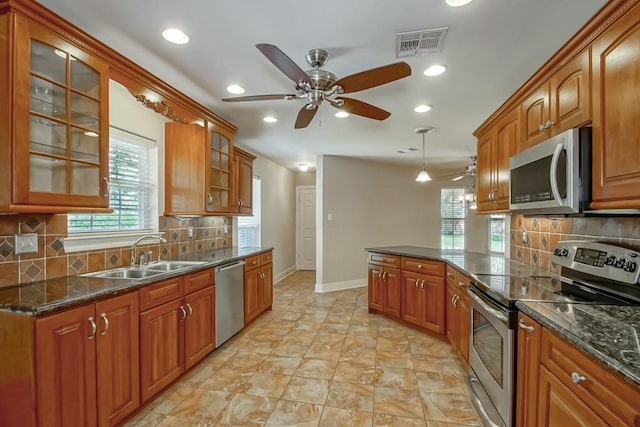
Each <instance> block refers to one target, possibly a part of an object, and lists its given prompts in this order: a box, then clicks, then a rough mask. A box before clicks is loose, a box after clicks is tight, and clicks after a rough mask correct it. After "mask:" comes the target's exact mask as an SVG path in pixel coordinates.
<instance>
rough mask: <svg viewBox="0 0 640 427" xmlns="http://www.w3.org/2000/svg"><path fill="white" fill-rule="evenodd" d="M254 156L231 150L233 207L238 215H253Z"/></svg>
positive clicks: (239, 150)
mask: <svg viewBox="0 0 640 427" xmlns="http://www.w3.org/2000/svg"><path fill="white" fill-rule="evenodd" d="M254 160H255V156H253V155H251V154H249V153H247V152H246V151H244V150H241V149H239V148H237V147H234V148H233V166H234V174H233V175H234V195H235V202H234V203H235V206H236V209H237V212H238V213H239V214H245V215H251V214H252V213H253V206H252V202H253V161H254Z"/></svg>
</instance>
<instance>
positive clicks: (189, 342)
mask: <svg viewBox="0 0 640 427" xmlns="http://www.w3.org/2000/svg"><path fill="white" fill-rule="evenodd" d="M139 294H140V305H141V306H144V307H145V309H146V310H145V311H143V312H141V313H140V383H141V396H142V401H143V402H146V401H147V400H149V399H150V398H151V397H153V396H155V395H156V394H158V392H160V391H161V390H162V389H164V388H165V387H166V386H168V385H169V384H171V383H172V382H173V381H174V380H175V379H177V378H178V377H179V376H180V375H182V373H183V372H184V371H186V370H187V369H189V368H190V367H191V366H193V365H194V364H196V363H197V362H198V361H200V360H202V359H203V358H204V357H205V356H206V355H207V354H209V353H210V352H211V351H213V349H214V347H215V288H214V276H213V269H207V270H202V271H198V272H195V273H191V274H189V275H186V276H184V277H180V278H174V279H169V280H165V281H163V282H159V283H155V284H153V285H150V286H147V287H145V288H142V289H140V291H139Z"/></svg>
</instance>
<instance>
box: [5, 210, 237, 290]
mask: <svg viewBox="0 0 640 427" xmlns="http://www.w3.org/2000/svg"><path fill="white" fill-rule="evenodd" d="M231 224H232V223H231V218H228V217H220V216H217V217H202V218H193V219H189V220H183V219H177V218H174V217H160V221H159V228H160V232H164V237H165V239H167V243H162V244H159V243H154V244H149V245H139V246H138V248H139V249H140V250H141V251H145V252H147V251H148V250H151V251H153V253H154V254H158V253H160V254H161V256H162V257H163V258H168V257H176V256H180V255H187V254H192V253H200V252H203V251H205V250H209V249H215V248H226V247H230V246H232V237H231V236H232V233H231V226H232V225H231ZM190 227H193V231H194V235H193V237H192V238H190V237H189V228H190ZM19 233H20V234H24V233H36V234H37V235H38V252H37V253H30V254H20V255H16V253H15V250H14V235H15V234H19ZM65 237H67V216H66V215H31V214H22V215H6V216H0V287H3V286H9V285H13V284H17V283H28V282H34V281H38V280H44V279H52V278H54V277H61V276H67V275H74V274H82V273H88V272H92V271H98V270H104V269H106V268H112V267H121V266H124V265H128V264H129V262H130V259H131V248H130V246H125V247H121V248H110V249H104V250H94V251H87V252H72V253H69V254H67V253H66V252H65V251H64V247H63V244H62V239H64V238H65ZM136 255H137V254H136ZM154 256H155V255H154Z"/></svg>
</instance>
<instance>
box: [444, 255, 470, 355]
mask: <svg viewBox="0 0 640 427" xmlns="http://www.w3.org/2000/svg"><path fill="white" fill-rule="evenodd" d="M446 279H447V280H446V282H447V284H446V286H447V295H446V310H447V311H446V318H447V338H448V339H449V342H450V343H451V346H452V347H453V350H454V351H455V352H456V353H457V354H458V358H459V359H460V360H462V361H463V362H464V364H465V366H466V365H468V364H469V332H470V328H471V318H470V311H469V297H468V296H467V287H468V283H469V278H468V277H467V276H465V275H464V274H462V273H460V272H459V271H457V270H456V269H454V268H453V267H450V266H447V278H446Z"/></svg>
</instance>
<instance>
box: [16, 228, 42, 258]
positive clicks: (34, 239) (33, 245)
mask: <svg viewBox="0 0 640 427" xmlns="http://www.w3.org/2000/svg"><path fill="white" fill-rule="evenodd" d="M14 237H15V244H14V251H15V253H16V255H18V254H30V253H35V252H38V234H37V233H26V234H16V235H15V236H14Z"/></svg>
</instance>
